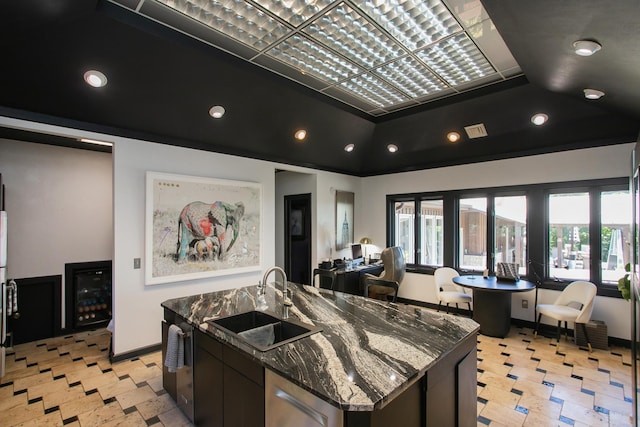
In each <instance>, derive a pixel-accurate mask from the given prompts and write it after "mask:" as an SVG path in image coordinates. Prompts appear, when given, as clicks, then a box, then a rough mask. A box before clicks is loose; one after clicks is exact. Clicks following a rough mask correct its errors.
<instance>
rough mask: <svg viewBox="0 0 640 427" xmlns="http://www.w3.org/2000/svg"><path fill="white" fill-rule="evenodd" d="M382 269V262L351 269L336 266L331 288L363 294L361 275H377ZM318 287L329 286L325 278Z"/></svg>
mask: <svg viewBox="0 0 640 427" xmlns="http://www.w3.org/2000/svg"><path fill="white" fill-rule="evenodd" d="M382 270H384V266H383V265H382V264H370V265H359V266H358V267H356V268H353V269H351V270H347V269H345V268H338V269H336V270H335V272H336V283H334V285H333V290H334V291H339V292H345V293H348V294H354V295H360V296H362V295H364V285H363V282H362V280H361V279H362V277H363V276H364V275H365V274H366V273H368V274H373V275H374V276H379V275H380V273H382ZM321 279H322V278H321ZM320 287H321V288H324V289H327V288H329V286H327V285H326V281H325V280H320Z"/></svg>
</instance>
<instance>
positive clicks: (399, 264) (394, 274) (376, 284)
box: [364, 246, 406, 302]
mask: <svg viewBox="0 0 640 427" xmlns="http://www.w3.org/2000/svg"><path fill="white" fill-rule="evenodd" d="M380 258H381V259H382V264H383V266H384V270H383V271H382V273H381V274H380V276H374V275H373V274H369V273H366V274H365V275H364V296H366V297H369V298H376V299H382V300H385V301H386V300H387V296H388V295H391V294H393V302H396V299H397V298H398V289H399V288H400V283H402V279H404V273H405V271H406V263H405V261H404V254H403V253H402V248H401V247H400V246H393V247H390V248H385V249H384V250H383V251H382V254H381V256H380Z"/></svg>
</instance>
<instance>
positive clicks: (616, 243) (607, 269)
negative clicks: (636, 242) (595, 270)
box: [600, 191, 632, 286]
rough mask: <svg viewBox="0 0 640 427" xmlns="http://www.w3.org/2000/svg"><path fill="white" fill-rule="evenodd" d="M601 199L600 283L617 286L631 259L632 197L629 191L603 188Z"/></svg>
mask: <svg viewBox="0 0 640 427" xmlns="http://www.w3.org/2000/svg"><path fill="white" fill-rule="evenodd" d="M600 201H601V204H600V221H601V248H602V249H601V254H602V259H601V262H600V269H601V275H602V283H603V284H604V283H606V284H610V285H615V286H617V285H618V279H620V278H621V277H622V276H624V275H625V273H626V271H625V269H624V267H625V265H627V264H628V263H630V262H631V239H632V236H631V226H630V222H631V199H630V196H629V192H628V191H604V192H602V193H601V195H600Z"/></svg>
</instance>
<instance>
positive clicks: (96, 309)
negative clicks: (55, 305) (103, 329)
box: [74, 269, 111, 328]
mask: <svg viewBox="0 0 640 427" xmlns="http://www.w3.org/2000/svg"><path fill="white" fill-rule="evenodd" d="M74 281H75V283H74V286H75V317H74V327H75V328H82V327H87V326H99V324H102V323H103V324H105V325H106V324H107V323H108V322H109V320H111V274H110V271H106V270H102V269H98V270H87V271H79V272H77V273H76V275H75V278H74Z"/></svg>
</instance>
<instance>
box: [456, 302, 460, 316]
mask: <svg viewBox="0 0 640 427" xmlns="http://www.w3.org/2000/svg"><path fill="white" fill-rule="evenodd" d="M456 314H460V307H458V303H456Z"/></svg>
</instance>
